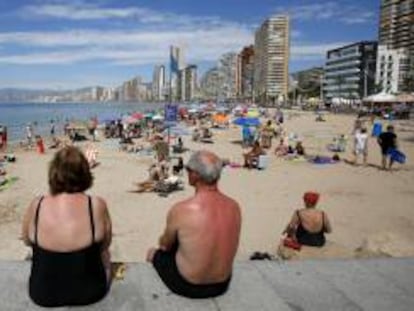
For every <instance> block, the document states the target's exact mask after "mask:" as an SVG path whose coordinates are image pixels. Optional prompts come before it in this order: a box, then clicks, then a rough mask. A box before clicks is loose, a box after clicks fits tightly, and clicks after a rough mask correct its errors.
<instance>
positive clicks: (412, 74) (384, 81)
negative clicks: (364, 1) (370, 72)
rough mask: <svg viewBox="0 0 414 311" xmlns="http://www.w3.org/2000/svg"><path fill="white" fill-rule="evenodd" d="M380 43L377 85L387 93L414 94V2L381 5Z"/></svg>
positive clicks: (388, 0)
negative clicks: (406, 92)
mask: <svg viewBox="0 0 414 311" xmlns="http://www.w3.org/2000/svg"><path fill="white" fill-rule="evenodd" d="M378 41H379V42H378V44H379V48H378V57H377V59H378V61H377V77H376V82H377V83H378V84H379V85H380V86H381V88H382V89H383V90H385V91H390V92H402V91H411V92H412V91H414V86H413V85H412V84H413V81H414V0H382V1H381V13H380V24H379V40H378ZM409 80H412V81H411V83H409Z"/></svg>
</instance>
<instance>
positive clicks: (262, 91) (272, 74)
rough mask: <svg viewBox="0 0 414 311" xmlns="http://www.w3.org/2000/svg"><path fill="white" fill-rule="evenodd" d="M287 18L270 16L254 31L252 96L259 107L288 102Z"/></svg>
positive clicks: (288, 45)
mask: <svg viewBox="0 0 414 311" xmlns="http://www.w3.org/2000/svg"><path fill="white" fill-rule="evenodd" d="M289 47H290V44H289V17H288V16H273V17H270V18H269V19H267V20H266V21H265V22H264V23H263V24H262V26H261V27H260V28H259V29H258V30H257V31H256V34H255V44H254V64H255V65H254V66H255V70H254V93H255V94H254V95H255V98H256V99H257V100H259V102H261V103H276V102H281V101H283V100H285V99H286V98H287V94H288V87H289Z"/></svg>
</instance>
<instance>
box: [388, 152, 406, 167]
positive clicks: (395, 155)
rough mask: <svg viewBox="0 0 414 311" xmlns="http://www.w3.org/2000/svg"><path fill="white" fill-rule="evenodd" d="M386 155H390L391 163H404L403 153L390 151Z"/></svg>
mask: <svg viewBox="0 0 414 311" xmlns="http://www.w3.org/2000/svg"><path fill="white" fill-rule="evenodd" d="M388 154H389V155H390V158H391V160H392V161H394V162H397V163H401V164H404V163H405V161H406V156H405V154H404V153H402V152H401V151H399V150H397V149H391V150H390V151H389V152H388Z"/></svg>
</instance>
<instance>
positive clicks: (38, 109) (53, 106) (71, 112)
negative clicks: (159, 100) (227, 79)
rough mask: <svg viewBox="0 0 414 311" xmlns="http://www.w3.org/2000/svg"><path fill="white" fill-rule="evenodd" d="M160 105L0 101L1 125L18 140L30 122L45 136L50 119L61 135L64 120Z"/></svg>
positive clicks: (114, 114) (113, 116) (109, 116)
mask: <svg viewBox="0 0 414 311" xmlns="http://www.w3.org/2000/svg"><path fill="white" fill-rule="evenodd" d="M162 108H163V104H153V103H151V104H149V103H135V104H132V103H0V125H3V126H7V133H8V140H9V141H10V142H17V141H21V140H24V139H25V138H26V126H27V124H29V123H31V124H32V127H33V129H34V134H40V135H42V136H48V135H49V131H50V124H51V120H53V121H54V123H55V125H56V126H55V128H56V134H57V135H61V134H62V133H63V125H64V123H65V122H66V121H74V120H85V121H86V120H88V119H90V118H91V117H97V118H98V120H99V122H102V121H104V120H108V119H117V118H122V116H123V115H125V114H128V113H131V112H136V111H139V112H144V111H147V110H157V109H162Z"/></svg>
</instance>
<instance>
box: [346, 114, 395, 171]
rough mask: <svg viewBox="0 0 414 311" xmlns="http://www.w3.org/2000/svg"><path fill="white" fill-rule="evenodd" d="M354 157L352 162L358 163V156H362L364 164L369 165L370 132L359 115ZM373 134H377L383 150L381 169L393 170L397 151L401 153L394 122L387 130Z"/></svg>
mask: <svg viewBox="0 0 414 311" xmlns="http://www.w3.org/2000/svg"><path fill="white" fill-rule="evenodd" d="M353 132H354V150H353V154H354V159H353V161H352V163H353V164H354V165H355V164H357V163H358V158H359V157H360V156H362V159H363V164H364V165H367V158H368V140H369V134H368V130H367V127H366V126H365V124H364V123H363V121H362V120H361V119H360V117H358V118H357V119H356V121H355V124H354V130H353ZM372 136H374V137H375V136H376V140H377V143H378V145H379V147H380V150H381V159H382V160H381V169H383V170H391V169H392V166H393V164H394V162H395V161H396V160H397V161H398V159H396V158H395V153H398V154H400V151H398V143H397V135H396V134H395V129H394V126H393V125H392V124H389V125H388V126H387V127H386V130H385V131H381V132H378V133H374V131H373V133H372Z"/></svg>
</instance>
